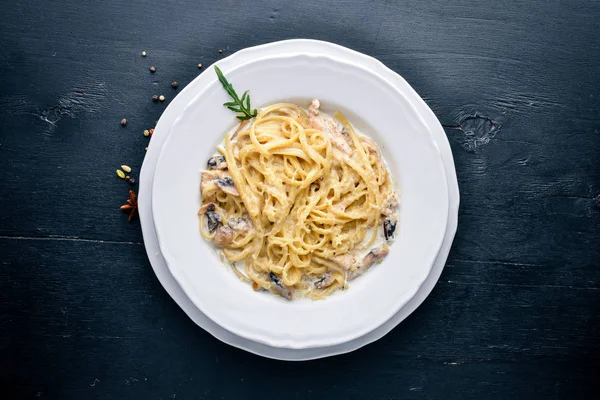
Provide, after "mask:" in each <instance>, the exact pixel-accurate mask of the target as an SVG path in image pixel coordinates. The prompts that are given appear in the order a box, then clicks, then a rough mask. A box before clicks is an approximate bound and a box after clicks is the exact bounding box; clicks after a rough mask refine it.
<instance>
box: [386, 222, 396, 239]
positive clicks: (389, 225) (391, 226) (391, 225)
mask: <svg viewBox="0 0 600 400" xmlns="http://www.w3.org/2000/svg"><path fill="white" fill-rule="evenodd" d="M396 224H397V222H396V221H392V220H391V219H389V218H386V219H384V220H383V234H384V235H385V240H391V239H393V238H394V232H395V231H396Z"/></svg>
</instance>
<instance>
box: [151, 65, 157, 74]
mask: <svg viewBox="0 0 600 400" xmlns="http://www.w3.org/2000/svg"><path fill="white" fill-rule="evenodd" d="M150 72H152V73H155V72H156V68H154V65H151V66H150Z"/></svg>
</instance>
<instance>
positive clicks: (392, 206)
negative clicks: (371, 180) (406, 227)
mask: <svg viewBox="0 0 600 400" xmlns="http://www.w3.org/2000/svg"><path fill="white" fill-rule="evenodd" d="M398 206H399V203H398V196H396V192H391V193H390V194H388V195H387V197H386V198H385V200H383V204H382V205H381V215H383V216H386V217H391V218H392V219H397V218H398V217H397V215H396V210H397V209H398Z"/></svg>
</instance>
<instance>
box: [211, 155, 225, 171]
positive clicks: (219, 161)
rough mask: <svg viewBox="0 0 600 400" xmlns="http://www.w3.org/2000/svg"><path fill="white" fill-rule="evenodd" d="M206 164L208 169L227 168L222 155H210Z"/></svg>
mask: <svg viewBox="0 0 600 400" xmlns="http://www.w3.org/2000/svg"><path fill="white" fill-rule="evenodd" d="M206 164H207V165H208V168H210V169H227V162H226V161H225V157H223V156H222V155H216V156H212V157H211V158H209V159H208V162H207V163H206Z"/></svg>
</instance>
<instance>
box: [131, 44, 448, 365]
mask: <svg viewBox="0 0 600 400" xmlns="http://www.w3.org/2000/svg"><path fill="white" fill-rule="evenodd" d="M298 52H304V53H309V54H329V55H334V56H336V57H338V58H340V59H345V60H347V61H352V62H354V63H357V64H360V65H363V66H364V67H366V68H370V69H371V70H372V71H374V72H376V73H378V74H380V75H381V76H384V77H386V78H387V79H389V81H390V82H391V83H393V84H394V85H395V86H396V87H398V88H402V89H403V90H404V91H405V93H407V96H408V97H409V99H410V100H411V102H413V104H414V106H415V107H416V108H417V110H418V111H419V112H420V113H421V115H422V116H423V117H424V119H425V121H426V123H427V125H428V126H429V128H430V130H431V132H432V135H433V138H434V140H435V141H436V143H437V144H438V146H439V148H440V151H441V156H442V160H443V162H444V167H445V170H446V176H447V181H448V195H449V214H448V225H447V227H446V235H445V237H444V242H443V244H442V247H441V248H440V252H439V253H438V257H437V258H436V261H435V263H434V265H433V268H432V270H431V272H430V274H429V276H428V277H427V279H426V280H425V282H424V283H423V285H421V287H420V288H419V291H418V292H417V294H416V295H415V296H414V297H413V298H412V299H411V300H410V301H409V302H408V303H407V304H406V305H405V306H404V307H402V308H401V309H400V310H399V311H398V312H397V313H396V314H395V315H394V316H393V317H392V318H390V319H389V320H388V321H386V322H385V323H384V324H383V325H381V326H380V327H379V328H377V329H375V330H374V331H372V332H369V333H368V334H366V335H364V336H361V337H359V338H357V339H354V340H352V341H350V342H347V343H342V344H339V345H336V346H328V347H318V348H311V349H302V350H292V349H280V348H276V347H271V346H267V345H264V344H261V343H257V342H253V341H251V340H247V339H244V338H242V337H239V336H237V335H234V334H232V333H231V332H229V331H226V330H225V329H223V328H222V327H220V326H219V325H217V324H216V323H215V322H213V321H212V320H210V319H209V318H208V317H207V316H206V315H204V314H203V313H202V312H201V311H200V310H198V308H196V306H195V305H194V304H193V303H192V302H191V300H190V299H189V298H188V297H187V296H186V295H185V293H184V292H183V290H182V289H181V287H180V286H179V284H178V283H177V282H176V281H175V278H173V276H172V275H171V273H170V271H169V269H168V268H167V264H166V262H165V260H164V258H163V256H162V254H161V253H160V249H159V246H158V238H157V236H156V230H155V227H154V220H153V217H152V212H151V211H152V210H151V208H152V196H151V189H152V183H153V180H154V172H155V167H156V162H157V160H158V157H159V154H160V151H161V150H162V146H163V144H164V143H165V141H166V139H167V138H168V135H169V133H170V130H169V128H170V126H171V125H172V123H173V122H174V120H175V119H176V117H177V116H178V113H179V112H180V111H181V108H182V107H183V106H184V105H185V104H187V102H188V101H190V100H191V99H192V98H193V97H194V94H195V93H196V92H198V91H200V90H201V89H202V87H203V86H205V85H207V84H208V83H209V82H210V80H211V78H210V77H209V74H203V75H200V76H198V77H197V78H196V79H195V80H194V81H193V82H192V83H190V84H189V85H188V86H186V87H185V88H184V89H183V90H182V91H181V92H180V94H179V95H178V96H177V97H176V98H175V99H174V100H173V101H172V102H171V103H170V104H169V107H167V109H166V110H165V112H164V113H163V114H162V116H161V119H160V121H159V122H158V125H157V126H156V129H155V132H154V135H153V136H152V142H151V144H150V146H149V149H148V151H147V153H146V157H145V159H144V163H143V165H142V169H141V172H140V180H139V196H138V204H139V211H140V222H141V226H142V234H143V236H144V246H145V248H146V253H147V255H148V259H149V261H150V264H151V266H152V268H153V270H154V273H155V274H156V277H157V278H158V280H159V282H160V283H161V284H162V285H163V287H164V289H165V291H166V292H167V293H168V294H169V295H170V296H171V297H172V298H173V300H174V301H175V303H177V304H178V305H179V306H180V307H181V309H182V310H183V311H184V312H185V313H186V315H187V316H188V317H189V318H190V319H191V320H192V321H194V323H196V324H197V325H198V326H199V327H201V328H202V329H204V330H205V331H207V332H208V333H210V334H211V335H212V336H214V337H215V338H216V339H218V340H220V341H222V342H223V343H226V344H229V345H231V346H233V347H236V348H239V349H242V350H245V351H248V352H250V353H253V354H256V355H259V356H262V357H267V358H273V359H278V360H286V361H304V360H313V359H318V358H323V357H330V356H334V355H338V354H344V353H348V352H351V351H354V350H357V349H359V348H361V347H363V346H366V345H368V344H370V343H373V342H374V341H376V340H378V339H380V338H382V337H383V336H384V335H386V334H387V333H389V332H390V331H391V330H392V329H393V328H394V327H396V326H397V325H398V324H399V323H400V322H402V321H403V320H404V319H405V318H406V317H408V316H409V315H410V314H411V313H412V312H413V311H414V310H416V309H417V307H418V306H419V305H420V304H421V303H422V302H423V301H424V300H425V299H426V298H427V296H428V295H429V293H431V291H432V289H433V288H434V286H435V284H436V282H437V281H438V279H439V277H440V275H441V273H442V271H443V269H444V264H445V262H446V258H447V257H448V253H449V251H450V247H451V246H452V240H453V238H454V235H455V233H456V228H457V223H458V207H459V203H460V196H459V191H458V182H457V179H456V171H455V169H454V160H453V158H452V152H451V150H450V145H449V143H448V140H447V138H446V135H445V133H444V130H443V129H442V127H441V125H440V123H439V121H438V120H437V118H436V117H435V115H434V114H433V112H432V111H431V109H429V107H428V106H427V104H425V102H424V101H423V100H422V99H421V98H420V97H419V96H418V94H417V93H416V92H414V90H412V88H411V87H410V86H409V84H408V83H407V82H406V81H405V80H404V79H403V78H402V77H401V76H400V75H398V74H396V73H395V72H394V71H392V70H390V69H389V68H387V67H386V66H385V65H384V64H382V63H381V62H379V61H378V60H376V59H375V58H372V57H370V56H367V55H364V54H362V53H358V52H356V51H353V50H350V49H348V48H345V47H342V46H339V45H336V44H333V43H329V42H323V41H318V40H307V39H294V40H286V41H281V42H274V43H269V44H265V45H261V46H256V47H250V48H246V49H243V50H241V51H238V52H236V53H235V54H233V55H231V56H229V57H226V58H224V59H222V60H220V61H219V62H218V63H217V64H218V65H219V66H221V67H222V68H224V67H233V66H235V65H239V64H242V63H244V62H247V61H249V60H253V59H257V58H260V57H265V56H271V55H277V54H279V55H282V54H289V53H298Z"/></svg>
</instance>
